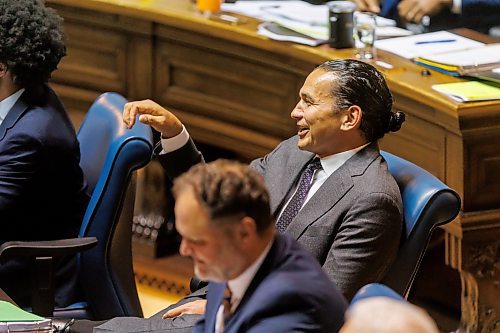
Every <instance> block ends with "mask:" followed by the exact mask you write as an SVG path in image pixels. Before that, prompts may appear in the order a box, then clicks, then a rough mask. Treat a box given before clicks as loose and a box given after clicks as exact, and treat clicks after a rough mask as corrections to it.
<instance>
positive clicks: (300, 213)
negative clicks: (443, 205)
mask: <svg viewBox="0 0 500 333" xmlns="http://www.w3.org/2000/svg"><path fill="white" fill-rule="evenodd" d="M137 115H139V117H138V118H137V119H138V121H140V122H143V123H145V124H149V125H151V126H152V127H153V128H154V129H156V130H157V131H159V132H160V133H161V134H162V143H161V147H160V149H162V151H161V152H159V157H160V161H161V162H162V164H163V166H164V168H165V169H166V171H167V174H168V175H169V176H170V177H171V178H172V179H174V178H175V177H177V176H178V175H180V174H181V173H183V172H185V171H187V170H188V169H189V168H190V167H191V166H192V165H194V164H196V163H199V162H203V156H202V155H201V153H200V152H199V151H198V150H197V149H196V146H195V145H194V143H193V141H192V140H191V138H190V137H189V134H188V133H187V131H186V129H185V127H184V126H183V125H182V123H181V122H180V121H179V119H178V118H177V117H176V116H175V115H173V114H172V113H171V112H169V111H168V110H166V109H165V108H163V107H161V106H160V105H158V104H156V103H155V102H153V101H150V100H145V101H136V102H130V103H127V104H126V106H125V110H124V122H125V123H126V124H127V126H128V127H132V126H133V125H134V123H135V121H136V116H137ZM291 117H292V118H293V119H294V120H295V121H296V123H297V127H298V131H297V135H295V136H293V137H292V138H290V139H288V140H285V141H283V142H282V143H281V144H279V145H278V146H277V147H276V149H274V151H272V152H271V153H269V154H268V155H266V156H265V157H263V158H261V159H257V160H255V161H253V162H252V163H251V167H252V168H254V169H255V170H257V171H258V172H259V173H261V174H262V175H263V176H264V179H265V182H266V186H267V187H268V189H269V193H270V198H271V209H272V213H273V216H274V217H275V218H276V220H277V225H278V229H279V230H284V231H285V232H286V233H289V234H290V235H292V236H293V237H294V238H295V239H296V240H297V241H298V242H299V243H300V244H302V245H303V246H304V247H305V248H306V249H308V250H309V251H310V252H311V253H312V254H313V256H314V257H315V258H316V259H317V260H318V261H319V263H320V264H321V265H322V267H323V269H324V270H325V272H326V273H327V275H328V276H329V277H330V279H331V280H332V281H334V282H335V283H336V285H337V286H338V287H339V289H340V291H341V292H342V293H343V294H344V296H346V298H347V299H350V298H352V296H353V295H354V293H355V291H357V290H358V289H359V288H360V287H361V286H363V285H365V284H367V283H369V282H375V281H380V279H381V278H382V277H383V276H384V274H385V272H386V271H387V269H388V267H389V266H390V264H391V263H392V261H393V260H394V258H395V255H396V253H397V250H398V246H399V240H400V234H401V230H402V203H401V197H400V193H399V190H398V187H397V184H396V182H395V181H394V179H393V178H392V176H391V175H390V174H389V172H388V170H387V165H386V163H385V161H384V159H383V158H382V156H381V155H380V153H379V148H378V145H377V140H378V139H380V138H382V137H383V136H384V134H385V133H387V132H390V131H397V130H399V128H400V127H401V124H402V122H403V121H404V114H402V113H401V112H397V113H394V112H392V96H391V94H390V92H389V89H388V87H387V84H386V82H385V80H384V78H383V76H382V74H381V73H379V72H378V71H377V70H376V69H375V68H374V67H373V66H371V65H369V64H366V63H363V62H360V61H357V60H335V61H328V62H326V63H324V64H322V65H320V66H319V67H318V68H316V69H315V70H314V71H313V72H312V73H311V74H310V75H309V76H308V77H307V79H306V81H305V83H304V85H303V86H302V88H301V90H300V101H299V102H298V103H297V105H296V107H295V108H294V109H293V110H292V112H291ZM316 158H317V159H319V161H320V164H321V168H320V169H317V170H315V171H313V172H312V175H310V180H309V179H308V182H307V183H308V188H307V189H306V190H304V189H303V188H302V180H303V179H304V177H305V176H303V174H305V173H306V172H305V171H307V170H308V169H309V167H308V165H309V164H310V162H311V161H312V160H313V159H316ZM309 187H310V188H309ZM301 195H302V196H303V197H302V198H301V200H300V203H299V205H298V208H296V209H290V207H289V206H295V205H296V203H297V200H296V198H295V197H297V196H301ZM292 203H293V204H292ZM291 211H292V213H291ZM195 298H196V297H188V298H187V299H185V300H182V301H181V302H180V303H181V304H182V305H180V306H179V305H176V306H174V307H170V308H169V309H167V310H169V311H168V312H166V313H165V312H161V313H159V314H158V315H155V316H154V317H152V318H150V319H148V320H140V319H137V320H133V319H132V318H127V319H124V318H115V319H114V320H112V321H110V322H108V323H107V324H105V325H104V326H103V327H102V328H103V330H102V331H113V330H117V331H119V330H120V327H121V328H123V325H127V328H128V331H129V332H130V331H131V330H132V331H134V329H140V328H142V329H143V328H144V325H146V324H144V323H143V322H144V321H147V328H148V330H150V331H155V330H166V329H169V328H175V329H176V330H175V332H181V330H180V327H186V326H187V327H189V326H190V325H193V324H194V321H195V320H196V319H197V318H199V315H200V314H202V313H203V312H204V309H205V304H206V301H204V300H196V301H192V299H195ZM201 298H204V297H203V295H202V297H201ZM162 315H163V316H164V317H166V318H171V319H170V320H163V321H161V320H159V318H160V317H161V316H162ZM133 327H135V328H134V329H133ZM186 331H188V330H186Z"/></svg>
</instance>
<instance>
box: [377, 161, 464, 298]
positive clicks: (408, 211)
mask: <svg viewBox="0 0 500 333" xmlns="http://www.w3.org/2000/svg"><path fill="white" fill-rule="evenodd" d="M382 156H383V157H384V158H385V160H386V161H387V165H388V167H389V172H390V173H391V174H392V176H393V177H394V178H395V179H396V182H397V183H398V186H399V189H400V191H401V197H402V199H403V213H404V230H403V235H402V240H401V246H400V249H399V252H398V255H397V257H396V260H395V262H394V263H393V264H392V266H391V267H390V269H389V271H388V273H387V275H386V276H385V277H384V279H383V280H382V283H383V284H385V285H387V286H388V287H390V288H391V289H393V290H394V291H395V292H397V293H398V294H400V295H402V296H403V297H405V298H406V297H408V293H409V291H410V288H411V286H412V284H413V281H414V280H415V276H416V274H417V271H418V269H419V267H420V264H421V262H422V259H423V257H424V253H425V250H426V248H427V245H428V244H429V240H430V237H431V234H432V231H433V230H434V229H435V228H437V227H438V226H440V225H443V224H446V223H448V222H450V221H452V220H453V219H454V218H455V217H456V216H457V215H458V213H459V211H460V197H459V196H458V194H457V193H456V192H455V191H454V190H452V189H451V188H449V187H448V186H446V185H445V184H443V183H442V182H441V181H440V180H439V179H437V178H436V177H435V176H433V175H431V174H430V173H429V172H427V171H425V170H424V169H422V168H420V167H419V166H417V165H415V164H413V163H411V162H409V161H407V160H405V159H402V158H400V157H397V156H395V155H393V154H390V153H387V152H382Z"/></svg>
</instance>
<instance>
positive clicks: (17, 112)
mask: <svg viewBox="0 0 500 333" xmlns="http://www.w3.org/2000/svg"><path fill="white" fill-rule="evenodd" d="M25 94H26V92H24V93H23V94H22V95H21V97H20V98H19V99H18V100H17V102H16V104H14V106H13V107H12V109H10V111H9V113H7V117H5V119H4V120H3V121H2V124H0V140H3V138H4V137H5V134H6V133H7V131H8V130H9V129H11V128H12V127H14V125H15V124H16V123H17V121H18V120H19V119H20V118H21V116H22V115H23V114H24V112H26V110H27V109H28V105H27V104H26V102H25V101H24V98H23V97H24V95H25Z"/></svg>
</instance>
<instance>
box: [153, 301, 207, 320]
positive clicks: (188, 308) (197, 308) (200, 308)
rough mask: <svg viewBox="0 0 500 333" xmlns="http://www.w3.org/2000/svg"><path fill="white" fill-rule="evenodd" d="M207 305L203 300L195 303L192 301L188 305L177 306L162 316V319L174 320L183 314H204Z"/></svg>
mask: <svg viewBox="0 0 500 333" xmlns="http://www.w3.org/2000/svg"><path fill="white" fill-rule="evenodd" d="M206 305H207V301H206V300H204V299H198V300H196V301H192V302H189V303H184V304H182V305H179V306H178V307H176V308H174V309H172V310H170V311H167V312H165V313H164V314H163V317H162V318H163V319H167V318H175V317H179V316H182V315H184V314H199V315H202V314H205V307H206Z"/></svg>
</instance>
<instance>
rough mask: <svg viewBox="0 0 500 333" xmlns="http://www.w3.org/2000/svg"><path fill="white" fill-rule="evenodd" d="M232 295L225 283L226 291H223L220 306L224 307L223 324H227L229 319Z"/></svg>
mask: <svg viewBox="0 0 500 333" xmlns="http://www.w3.org/2000/svg"><path fill="white" fill-rule="evenodd" d="M232 295H233V293H232V292H231V289H229V286H228V285H227V283H226V289H224V295H223V298H222V305H223V306H224V313H223V314H224V324H225V323H227V321H228V320H229V318H230V317H231V296H232Z"/></svg>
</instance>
